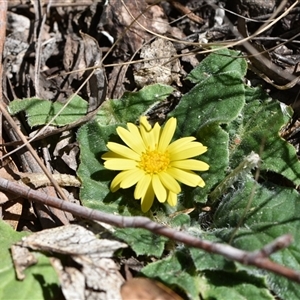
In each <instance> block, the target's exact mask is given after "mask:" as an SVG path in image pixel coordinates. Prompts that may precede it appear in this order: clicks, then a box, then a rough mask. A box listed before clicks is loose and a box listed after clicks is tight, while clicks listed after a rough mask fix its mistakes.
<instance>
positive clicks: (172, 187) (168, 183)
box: [158, 172, 181, 194]
mask: <svg viewBox="0 0 300 300" xmlns="http://www.w3.org/2000/svg"><path fill="white" fill-rule="evenodd" d="M158 176H159V178H160V181H161V183H162V184H163V185H164V186H165V188H166V189H167V190H169V191H172V192H173V193H175V194H179V193H180V191H181V188H180V185H179V183H178V182H177V181H176V180H175V179H174V178H173V177H172V176H171V175H169V174H168V173H167V172H160V173H159V174H158Z"/></svg>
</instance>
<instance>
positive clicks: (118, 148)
mask: <svg viewBox="0 0 300 300" xmlns="http://www.w3.org/2000/svg"><path fill="white" fill-rule="evenodd" d="M106 147H107V148H108V149H109V150H111V151H112V152H115V153H117V154H119V155H121V156H123V157H125V158H129V159H133V160H139V159H140V155H139V154H137V153H136V152H134V151H133V150H131V149H130V148H128V147H126V146H123V145H121V144H118V143H113V142H108V143H107V145H106Z"/></svg>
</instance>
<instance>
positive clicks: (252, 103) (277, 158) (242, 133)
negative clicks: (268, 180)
mask: <svg viewBox="0 0 300 300" xmlns="http://www.w3.org/2000/svg"><path fill="white" fill-rule="evenodd" d="M246 100H247V101H246V105H245V106H244V108H243V111H242V112H241V114H240V117H239V118H238V119H236V120H235V121H234V122H232V124H230V126H228V128H227V130H228V132H229V133H230V135H231V145H230V161H231V167H232V168H234V167H236V166H237V164H238V163H239V162H240V161H241V160H242V159H243V158H244V157H245V156H247V155H248V154H249V153H250V152H251V151H254V152H256V153H259V154H260V155H261V159H262V161H263V163H262V165H261V167H260V169H261V170H265V171H273V172H276V173H278V174H281V175H282V176H285V177H286V178H288V179H289V180H291V181H293V182H294V184H295V185H299V184H300V163H299V160H298V158H297V154H296V150H295V148H294V147H293V146H292V145H291V144H289V143H288V142H286V141H285V140H283V139H282V138H281V137H280V136H279V131H280V129H281V128H282V127H283V126H284V125H285V124H287V122H288V121H289V119H290V116H291V115H292V111H291V109H289V108H288V107H286V106H285V105H284V104H280V103H279V102H278V101H276V100H273V99H271V98H270V97H268V96H267V95H266V94H265V93H264V92H263V91H262V90H261V89H260V88H256V89H254V88H247V89H246Z"/></svg>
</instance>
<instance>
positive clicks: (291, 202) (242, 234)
mask: <svg viewBox="0 0 300 300" xmlns="http://www.w3.org/2000/svg"><path fill="white" fill-rule="evenodd" d="M253 192H254V194H253ZM299 206H300V195H299V193H298V192H297V191H296V190H293V189H290V188H284V187H279V186H277V185H274V184H270V183H265V184H259V183H257V182H255V181H254V180H253V179H252V178H248V179H246V180H244V181H243V182H240V183H239V188H238V189H237V190H235V191H232V192H231V193H229V194H228V195H226V197H225V198H224V199H223V200H222V202H221V204H220V206H219V208H218V209H217V211H216V213H215V216H214V225H215V227H216V228H219V230H217V231H215V234H216V236H217V237H218V238H221V239H222V240H223V241H224V242H229V240H230V239H231V238H232V235H233V233H234V232H235V230H236V227H237V226H238V224H239V225H240V227H239V229H238V231H237V232H236V234H235V235H234V237H233V240H232V243H231V244H232V246H234V247H237V248H240V249H245V250H247V251H254V250H258V249H261V248H262V247H263V246H265V245H266V244H267V243H269V242H271V241H273V240H274V239H275V238H277V237H279V236H281V235H284V234H286V233H290V234H292V235H293V237H294V238H297V237H299V236H300V218H299V210H298V207H299ZM246 208H247V210H246ZM245 210H246V211H245ZM244 213H245V216H244V218H243V219H241V218H242V216H243V215H244ZM299 253H300V245H299V243H297V242H295V243H293V244H292V245H290V246H289V247H288V248H287V249H284V250H281V251H278V252H276V253H274V254H273V255H271V258H272V260H274V261H275V262H277V263H279V264H282V265H284V266H286V267H290V268H292V269H295V270H299V269H300V254H299ZM268 278H269V282H270V287H271V288H272V290H274V291H275V293H276V294H277V295H279V296H280V297H281V298H283V299H289V300H293V299H295V300H296V299H299V298H300V290H299V285H298V284H297V283H294V282H292V281H290V280H288V279H286V278H283V277H280V276H278V275H274V274H272V273H270V274H268Z"/></svg>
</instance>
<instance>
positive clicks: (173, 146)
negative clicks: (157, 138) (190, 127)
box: [168, 136, 196, 152]
mask: <svg viewBox="0 0 300 300" xmlns="http://www.w3.org/2000/svg"><path fill="white" fill-rule="evenodd" d="M194 140H196V138H195V137H193V136H187V137H184V138H181V139H179V140H176V141H174V142H173V143H171V144H170V145H169V146H168V151H169V152H179V151H180V148H181V147H183V146H184V145H186V144H188V143H190V142H192V141H194Z"/></svg>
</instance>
